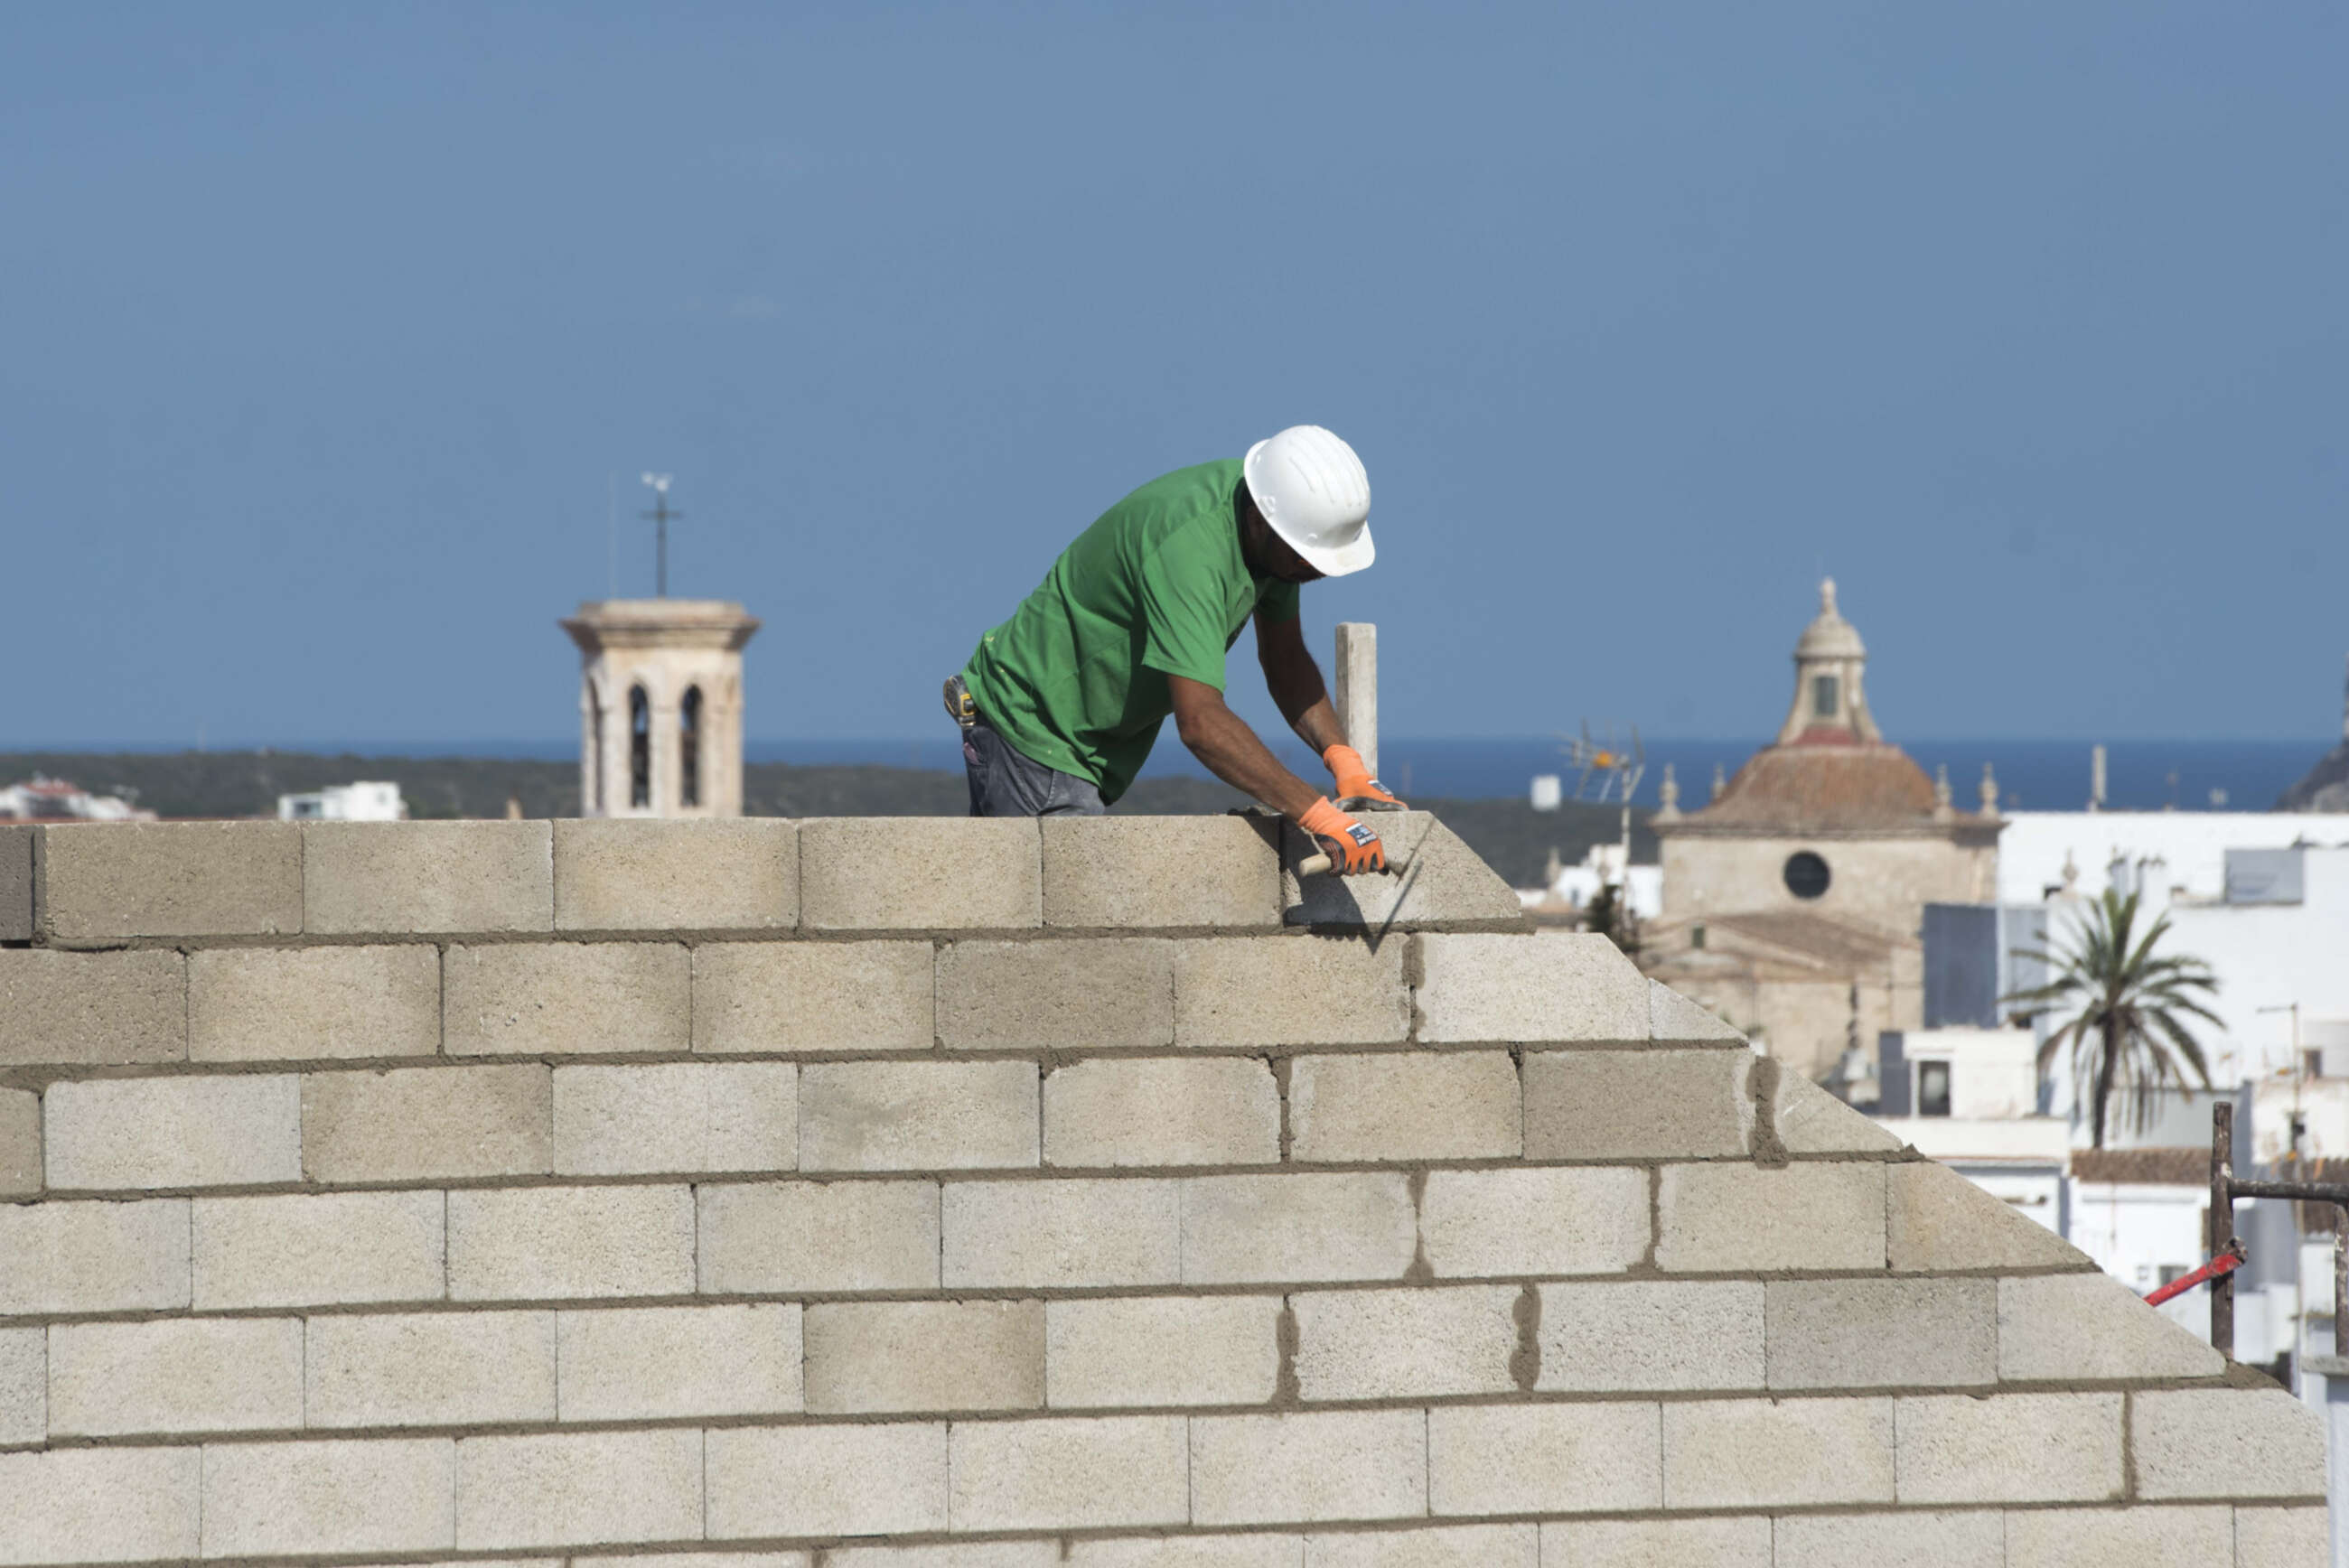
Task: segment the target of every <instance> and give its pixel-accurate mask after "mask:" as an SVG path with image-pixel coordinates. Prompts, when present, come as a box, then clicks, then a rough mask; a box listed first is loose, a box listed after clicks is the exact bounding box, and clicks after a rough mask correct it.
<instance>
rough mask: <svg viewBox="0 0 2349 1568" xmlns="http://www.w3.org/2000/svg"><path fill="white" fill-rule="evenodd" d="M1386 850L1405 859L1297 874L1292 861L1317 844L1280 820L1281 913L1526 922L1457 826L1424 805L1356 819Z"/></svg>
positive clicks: (1314, 919)
mask: <svg viewBox="0 0 2349 1568" xmlns="http://www.w3.org/2000/svg"><path fill="white" fill-rule="evenodd" d="M1361 820H1363V821H1366V822H1368V823H1369V824H1370V825H1371V827H1372V828H1375V829H1376V830H1378V835H1379V839H1380V841H1381V842H1382V843H1384V844H1385V845H1386V847H1387V852H1388V853H1389V854H1391V855H1392V854H1402V855H1405V856H1408V857H1409V859H1410V864H1409V865H1407V866H1405V867H1404V868H1403V869H1402V871H1401V872H1396V873H1393V874H1391V875H1388V876H1367V877H1339V876H1330V875H1326V874H1317V875H1314V876H1309V877H1299V875H1298V874H1297V865H1298V862H1299V861H1302V860H1304V859H1305V858H1306V857H1307V856H1309V855H1316V854H1319V853H1320V852H1321V851H1320V846H1319V844H1317V843H1315V842H1314V841H1313V840H1312V838H1311V836H1310V835H1309V834H1308V833H1306V832H1305V830H1303V829H1301V828H1299V827H1297V826H1296V825H1295V824H1293V823H1288V822H1284V823H1283V824H1281V875H1280V889H1281V904H1282V918H1283V919H1285V920H1286V921H1287V922H1288V923H1289V924H1291V925H1319V926H1337V927H1341V928H1342V927H1349V926H1350V927H1355V928H1359V929H1367V930H1371V931H1408V930H1416V929H1420V928H1423V927H1429V926H1444V927H1454V928H1458V927H1470V928H1475V927H1485V926H1499V927H1505V928H1507V929H1511V930H1521V929H1525V928H1526V925H1527V922H1526V906H1525V904H1524V903H1522V902H1521V901H1520V900H1519V899H1518V897H1517V895H1516V892H1515V891H1514V890H1512V889H1511V888H1510V886H1509V884H1508V883H1507V882H1503V881H1502V880H1501V878H1500V874H1499V873H1498V872H1495V871H1494V870H1493V868H1492V867H1490V866H1488V865H1486V864H1485V862H1484V861H1483V860H1482V859H1480V858H1479V857H1478V855H1477V853H1476V851H1474V850H1472V849H1470V848H1469V847H1468V846H1467V845H1466V844H1464V843H1463V842H1462V841H1461V840H1460V837H1459V835H1458V834H1456V833H1454V831H1453V830H1451V829H1449V828H1447V827H1445V826H1444V824H1443V823H1442V822H1439V821H1437V820H1435V818H1434V816H1433V814H1432V813H1429V812H1426V811H1397V812H1386V811H1381V812H1378V813H1376V814H1374V815H1367V816H1365V817H1363V818H1362V819H1361Z"/></svg>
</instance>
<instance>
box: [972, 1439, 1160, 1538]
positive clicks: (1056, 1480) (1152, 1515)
mask: <svg viewBox="0 0 2349 1568" xmlns="http://www.w3.org/2000/svg"><path fill="white" fill-rule="evenodd" d="M947 1474H948V1475H949V1476H950V1477H951V1478H952V1480H953V1488H954V1491H953V1501H952V1503H951V1504H950V1507H951V1510H952V1517H953V1519H954V1527H955V1528H956V1529H957V1530H969V1531H985V1530H1087V1529H1092V1530H1098V1529H1109V1528H1114V1527H1117V1526H1128V1525H1136V1526H1138V1525H1153V1524H1182V1523H1185V1522H1187V1521H1188V1519H1189V1517H1190V1501H1191V1500H1190V1455H1189V1452H1188V1433H1187V1431H1186V1429H1185V1420H1184V1418H1182V1417H1181V1416H1120V1417H1110V1418H1099V1419H1090V1420H1088V1419H1081V1418H1058V1419H1046V1420H1035V1421H968V1422H966V1421H958V1422H957V1423H956V1424H955V1425H954V1426H953V1428H951V1429H949V1431H948V1433H947Z"/></svg>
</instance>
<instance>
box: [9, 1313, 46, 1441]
mask: <svg viewBox="0 0 2349 1568" xmlns="http://www.w3.org/2000/svg"><path fill="white" fill-rule="evenodd" d="M48 1388H49V1363H48V1334H47V1330H45V1329H40V1328H0V1448H14V1447H16V1446H17V1445H19V1444H31V1443H37V1442H40V1441H41V1440H43V1439H46V1438H47V1436H48V1433H49V1410H48V1398H49V1396H48Z"/></svg>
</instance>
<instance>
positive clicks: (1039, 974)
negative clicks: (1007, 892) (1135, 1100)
mask: <svg viewBox="0 0 2349 1568" xmlns="http://www.w3.org/2000/svg"><path fill="white" fill-rule="evenodd" d="M938 1043H939V1044H941V1045H943V1046H945V1047H947V1049H949V1050H980V1051H984V1050H1001V1049H1006V1048H1009V1049H1013V1050H1033V1049H1037V1048H1039V1047H1050V1048H1054V1049H1067V1050H1104V1049H1109V1048H1112V1047H1150V1046H1170V1045H1173V1044H1174V944H1173V943H1171V942H1166V941H1163V940H1160V939H1157V938H1154V937H1091V938H1087V939H1084V940H1081V941H1080V940H1076V939H1073V938H1071V939H1069V940H1065V941H1060V942H950V943H947V944H946V945H945V946H943V947H941V948H939V949H938Z"/></svg>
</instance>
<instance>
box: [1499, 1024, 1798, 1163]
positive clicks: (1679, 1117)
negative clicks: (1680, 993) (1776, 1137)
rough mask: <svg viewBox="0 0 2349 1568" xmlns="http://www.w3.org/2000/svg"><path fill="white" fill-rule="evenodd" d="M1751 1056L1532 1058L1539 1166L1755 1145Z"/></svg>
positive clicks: (1728, 1152) (1647, 1053)
mask: <svg viewBox="0 0 2349 1568" xmlns="http://www.w3.org/2000/svg"><path fill="white" fill-rule="evenodd" d="M1753 1061H1754V1058H1753V1056H1752V1055H1751V1054H1750V1053H1748V1052H1744V1051H1723V1050H1696V1051H1678V1050H1634V1051H1532V1052H1528V1053H1527V1054H1526V1158H1527V1159H1529V1160H1721V1159H1735V1158H1738V1157H1739V1156H1742V1155H1744V1153H1745V1152H1746V1150H1747V1149H1748V1148H1749V1147H1750V1144H1751V1138H1752V1132H1753V1127H1754V1101H1753V1100H1752V1099H1751V1098H1749V1097H1748V1095H1747V1093H1746V1088H1745V1080H1746V1073H1747V1071H1748V1069H1749V1068H1751V1067H1752V1065H1753Z"/></svg>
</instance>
